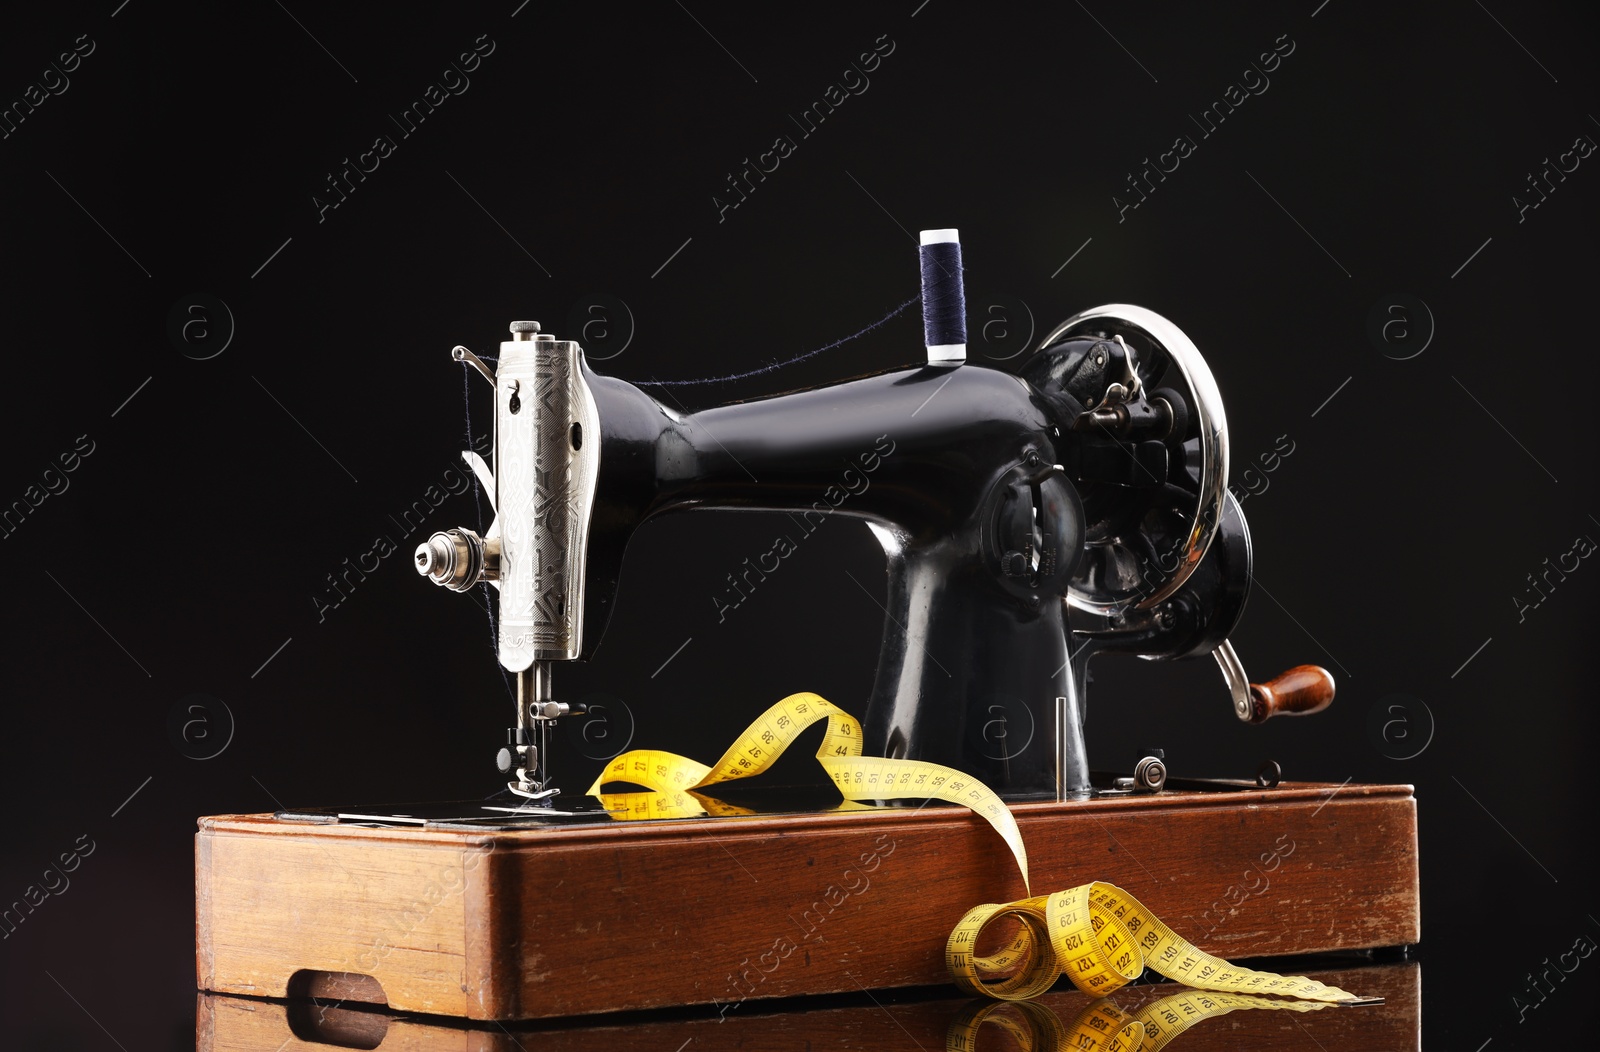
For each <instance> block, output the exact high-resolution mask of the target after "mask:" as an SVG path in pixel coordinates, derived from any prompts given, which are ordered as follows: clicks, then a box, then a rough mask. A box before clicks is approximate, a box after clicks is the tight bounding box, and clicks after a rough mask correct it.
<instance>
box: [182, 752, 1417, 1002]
mask: <svg viewBox="0 0 1600 1052" xmlns="http://www.w3.org/2000/svg"><path fill="white" fill-rule="evenodd" d="M1012 810H1013V812H1014V813H1015V815H1016V818H1017V823H1018V825H1019V826H1020V827H1021V829H1022V833H1023V836H1024V838H1025V839H1026V842H1027V847H1028V854H1029V861H1030V865H1031V869H1032V875H1033V886H1034V889H1035V890H1036V891H1038V892H1041V893H1042V892H1045V891H1053V890H1057V889H1059V888H1064V887H1070V886H1072V885H1075V884H1082V883H1086V882H1088V881H1091V880H1107V881H1111V882H1113V883H1115V884H1118V885H1120V886H1122V887H1123V888H1125V889H1127V890H1128V891H1129V892H1131V893H1132V894H1133V895H1134V896H1136V897H1137V898H1139V899H1140V900H1141V901H1142V902H1143V903H1144V904H1145V905H1146V906H1148V907H1149V908H1150V909H1151V910H1153V911H1154V912H1155V913H1156V914H1157V915H1158V916H1160V917H1161V918H1162V919H1163V920H1165V921H1166V922H1167V923H1168V924H1169V925H1170V926H1171V927H1172V928H1173V929H1174V930H1175V931H1177V932H1178V933H1179V934H1180V935H1183V936H1184V937H1185V938H1188V939H1189V940H1190V941H1191V942H1194V943H1196V944H1197V945H1199V946H1200V947H1201V948H1202V949H1205V950H1207V951H1209V952H1211V953H1214V954H1217V955H1219V956H1222V957H1226V958H1231V959H1238V958H1243V957H1258V956H1271V955H1283V954H1304V953H1317V952H1322V951H1328V950H1350V949H1366V948H1374V947H1385V946H1399V945H1409V944H1413V943H1415V942H1417V941H1418V939H1419V937H1420V914H1419V909H1418V896H1417V889H1418V884H1417V879H1418V869H1417V836H1416V801H1415V798H1414V797H1413V796H1412V792H1411V787H1410V786H1379V785H1348V784H1347V785H1344V786H1342V787H1341V786H1335V785H1319V784H1304V783H1299V784H1296V783H1285V784H1283V785H1280V786H1278V787H1276V788H1273V789H1259V788H1254V787H1248V788H1246V787H1243V786H1241V787H1239V788H1238V790H1237V791H1229V792H1220V791H1197V790H1196V791H1186V790H1171V789H1169V790H1168V791H1166V792H1163V793H1161V794H1159V795H1154V796H1124V797H1111V798H1100V799H1095V800H1086V801H1074V802H1068V803H1021V804H1016V805H1013V808H1012ZM195 846H196V859H195V907H196V924H195V932H196V963H197V970H198V976H199V985H200V988H201V989H202V990H207V991H212V992H216V993H225V994H244V995H254V996H260V997H290V996H317V997H331V998H335V999H341V1000H347V1001H354V1002H368V1003H379V1004H383V1003H386V1004H387V1005H388V1006H389V1007H390V1008H392V1009H396V1010H400V1011H409V1012H426V1013H431V1014H438V1015H448V1016H458V1017H464V1018H467V1019H475V1020H513V1019H538V1018H550V1017H557V1016H570V1015H584V1014H589V1013H597V1012H615V1011H625V1010H634V1009H649V1008H658V1007H663V1006H671V1005H702V1004H703V1005H712V1006H715V1007H716V1008H717V1010H718V1011H720V1012H722V1013H723V1014H727V1013H728V1012H731V1011H735V1010H736V1009H737V1008H738V1006H740V1005H741V1004H743V1003H744V1002H746V1001H749V1000H755V999H765V998H774V997H793V996H796V995H808V994H821V993H837V992H848V991H858V990H861V989H883V988H891V987H903V986H926V985H936V984H940V983H944V982H947V981H948V980H947V976H946V973H945V970H944V960H943V951H944V943H945V939H946V937H947V936H948V935H949V932H950V929H951V928H952V927H953V926H954V924H955V923H956V921H957V920H959V919H960V917H961V916H962V915H963V914H964V913H965V912H966V911H967V910H968V909H970V908H971V907H972V906H974V905H976V904H978V903H981V902H1004V901H1008V900H1010V899H1015V898H1020V897H1022V896H1023V894H1024V890H1023V887H1022V881H1021V878H1020V876H1019V875H1018V873H1017V871H1016V867H1015V865H1014V864H1013V863H1012V861H1011V859H1010V857H1009V855H1008V853H1007V851H1006V849H1005V847H1004V845H1003V843H1002V842H1001V841H1000V839H999V838H998V837H997V836H995V834H994V832H993V831H992V830H991V829H990V828H989V827H988V826H987V825H986V824H985V823H983V822H982V821H980V820H978V819H977V818H976V816H974V815H972V814H971V813H970V812H967V811H964V810H961V809H958V808H949V807H944V806H937V807H936V806H933V805H929V806H927V807H925V808H922V809H920V810H909V809H883V810H866V811H843V812H825V813H819V814H802V815H790V816H784V817H739V818H717V819H708V818H700V819H687V820H678V821H661V822H616V823H612V824H609V825H583V826H575V827H564V828H541V829H533V830H517V831H511V832H501V831H495V832H487V831H481V830H468V831H458V830H438V829H419V828H387V827H386V828H375V827H368V826H361V825H353V824H323V825H319V824H311V823H303V822H288V821H279V820H276V819H274V818H273V817H272V816H271V815H226V816H216V817H211V818H205V819H202V820H201V821H200V832H199V833H198V835H197V836H196V840H195ZM747 1010H748V1008H747Z"/></svg>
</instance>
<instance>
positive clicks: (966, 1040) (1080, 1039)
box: [945, 991, 1333, 1052]
mask: <svg viewBox="0 0 1600 1052" xmlns="http://www.w3.org/2000/svg"><path fill="white" fill-rule="evenodd" d="M1332 1007H1333V1005H1332V1004H1331V1003H1329V1002H1327V1001H1285V1000H1279V999H1277V998H1273V997H1252V996H1249V995H1245V994H1223V993H1207V992H1201V991H1187V992H1185V993H1181V994H1172V995H1171V996H1168V997H1163V998H1161V999H1160V1000H1159V1001H1154V1002H1152V1003H1151V1004H1149V1005H1148V1006H1146V1007H1145V1008H1143V1009H1140V1010H1138V1011H1136V1012H1125V1011H1123V1010H1122V1009H1121V1008H1118V1007H1117V1006H1116V1005H1114V1004H1112V1003H1111V1002H1110V1001H1105V1000H1096V1001H1093V1002H1091V1003H1090V1004H1089V1005H1088V1006H1087V1007H1086V1008H1084V1009H1083V1011H1081V1012H1079V1013H1078V1015H1077V1017H1076V1018H1074V1019H1073V1020H1072V1021H1071V1022H1070V1023H1063V1022H1062V1021H1061V1018H1060V1017H1059V1016H1057V1015H1056V1014H1055V1013H1054V1012H1052V1011H1051V1010H1050V1009H1048V1008H1046V1007H1045V1006H1044V1005H1043V1004H1040V1003H1039V1002H1036V1001H1022V1002H1019V1003H1014V1004H1008V1003H1004V1002H1002V1003H1000V1004H996V1003H995V1002H993V1001H989V1002H976V1003H974V1004H972V1005H971V1006H970V1007H968V1008H966V1009H963V1010H962V1011H961V1012H960V1013H959V1014H958V1015H957V1016H956V1017H955V1019H953V1020H951V1022H950V1028H949V1030H948V1031H947V1032H946V1034H945V1049H946V1052H977V1049H978V1031H979V1030H981V1029H982V1028H983V1026H984V1024H986V1023H987V1024H989V1025H991V1026H994V1027H997V1028H998V1029H1000V1030H1003V1031H1005V1032H1006V1033H1007V1034H1010V1035H1011V1039H1012V1041H1013V1042H1014V1043H1015V1044H1016V1046H1017V1048H1019V1049H1021V1050H1022V1052H1034V1050H1036V1049H1037V1050H1039V1052H1056V1050H1058V1049H1073V1050H1075V1052H1135V1050H1137V1052H1156V1050H1157V1049H1160V1048H1161V1047H1162V1046H1164V1045H1166V1044H1167V1043H1168V1042H1169V1041H1171V1040H1172V1039H1173V1038H1175V1037H1177V1036H1178V1035H1179V1034H1181V1033H1183V1032H1184V1031H1185V1030H1188V1029H1189V1028H1190V1027H1192V1026H1194V1025H1195V1024H1196V1023H1199V1022H1200V1021H1202V1020H1205V1019H1210V1018H1212V1017H1214V1016H1219V1015H1226V1014H1227V1013H1229V1012H1234V1011H1239V1010H1242V1009H1254V1008H1264V1009H1276V1010H1279V1011H1288V1012H1317V1011H1321V1010H1322V1009H1324V1008H1332ZM1007 1009H1012V1010H1014V1011H1016V1012H1017V1013H1018V1014H1017V1015H1016V1016H1013V1015H1011V1014H1009V1013H1008V1012H1007V1011H1006V1010H1007Z"/></svg>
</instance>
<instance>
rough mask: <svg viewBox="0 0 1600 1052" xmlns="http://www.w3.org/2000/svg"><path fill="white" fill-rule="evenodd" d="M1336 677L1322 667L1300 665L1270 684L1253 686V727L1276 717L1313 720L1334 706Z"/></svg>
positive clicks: (1251, 694) (1251, 697)
mask: <svg viewBox="0 0 1600 1052" xmlns="http://www.w3.org/2000/svg"><path fill="white" fill-rule="evenodd" d="M1333 691H1334V685H1333V674H1332V673H1331V672H1329V671H1328V670H1327V669H1325V668H1322V667H1321V666H1319V665H1296V666H1295V667H1294V668H1292V669H1290V670H1289V671H1287V672H1285V673H1282V674H1281V675H1279V676H1277V677H1275V678H1273V679H1271V680H1268V681H1267V682H1266V683H1252V684H1250V702H1251V715H1250V722H1251V723H1262V722H1264V721H1266V720H1267V719H1268V718H1270V717H1272V716H1309V715H1310V714H1311V713H1313V712H1321V711H1322V710H1323V709H1325V708H1327V707H1328V706H1329V705H1332V704H1333Z"/></svg>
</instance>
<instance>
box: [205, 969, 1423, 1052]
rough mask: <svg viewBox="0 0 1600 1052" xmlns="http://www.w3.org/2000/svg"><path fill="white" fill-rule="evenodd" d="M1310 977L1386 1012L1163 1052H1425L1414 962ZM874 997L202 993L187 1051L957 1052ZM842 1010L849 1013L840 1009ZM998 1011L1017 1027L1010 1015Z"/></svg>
mask: <svg viewBox="0 0 1600 1052" xmlns="http://www.w3.org/2000/svg"><path fill="white" fill-rule="evenodd" d="M1310 975H1311V978H1313V979H1320V980H1322V981H1323V982H1325V983H1328V984H1330V985H1332V986H1337V987H1339V988H1340V989H1343V990H1350V991H1353V992H1360V993H1362V994H1365V995H1366V996H1368V997H1382V998H1383V999H1384V1003H1383V1004H1382V1005H1372V1006H1367V1007H1362V1008H1324V1009H1322V1010H1321V1011H1317V1012H1306V1013H1300V1012H1263V1011H1236V1012H1232V1013H1229V1014H1228V1015H1226V1016H1224V1017H1222V1018H1220V1019H1210V1020H1206V1021H1204V1022H1201V1023H1199V1024H1198V1025H1196V1026H1195V1027H1194V1028H1193V1029H1191V1030H1187V1031H1185V1032H1184V1033H1183V1035H1182V1036H1181V1037H1179V1038H1178V1039H1177V1040H1176V1041H1174V1042H1173V1043H1172V1045H1171V1046H1170V1047H1172V1048H1173V1049H1174V1050H1178V1049H1181V1050H1182V1052H1235V1050H1237V1049H1241V1048H1248V1049H1254V1050H1263V1049H1283V1050H1285V1052H1290V1050H1293V1052H1306V1050H1307V1049H1315V1048H1318V1047H1320V1048H1324V1049H1368V1048H1382V1049H1396V1050H1398V1049H1417V1048H1421V1047H1422V1036H1421V1035H1422V1031H1421V1023H1422V1002H1421V980H1422V975H1421V966H1419V965H1417V964H1416V963H1414V962H1408V963H1402V964H1378V965H1366V966H1363V967H1359V968H1341V969H1338V970H1335V971H1326V972H1323V971H1314V972H1311V973H1310ZM1183 990H1184V988H1183V987H1181V986H1176V985H1173V984H1171V983H1164V984H1161V985H1159V986H1140V987H1136V988H1133V989H1130V990H1123V991H1119V992H1118V993H1116V994H1114V995H1113V997H1112V1000H1113V1001H1114V1002H1115V1003H1116V1005H1117V1006H1118V1007H1119V1008H1121V1009H1123V1011H1126V1012H1129V1013H1130V1014H1135V1013H1138V1012H1139V1011H1141V1010H1142V1009H1144V1008H1145V1007H1146V1006H1147V1005H1149V1004H1150V1003H1151V1002H1152V1001H1155V1000H1157V999H1159V998H1162V997H1166V996H1168V995H1171V994H1175V993H1182V992H1183ZM874 996H875V997H877V999H878V1002H879V1003H876V1004H875V1003H873V1002H872V1001H869V1000H867V999H866V998H864V997H861V996H860V995H859V994H858V995H857V996H856V997H854V998H844V999H840V998H830V999H828V1000H826V1001H824V1002H823V1003H821V1004H816V1003H814V1002H807V1003H805V1004H804V1005H803V1006H802V1008H803V1010H801V1009H799V1008H792V1009H791V1010H790V1011H787V1012H781V1013H777V1014H771V1013H770V1012H769V1011H768V1010H766V1009H764V1008H761V1007H757V1006H752V1005H746V1006H745V1007H744V1008H742V1009H740V1010H739V1011H736V1012H729V1013H727V1015H726V1016H725V1018H724V1019H723V1021H722V1022H723V1025H713V1024H716V1023H717V1021H718V1017H717V1015H716V1013H715V1012H711V1013H709V1014H708V1013H705V1012H699V1013H692V1014H684V1013H653V1015H654V1018H644V1019H639V1018H634V1019H631V1020H630V1021H628V1022H626V1023H621V1024H619V1023H618V1022H617V1021H616V1020H613V1019H607V1020H604V1021H597V1022H594V1023H592V1024H590V1025H583V1024H579V1025H577V1026H568V1025H561V1026H559V1027H558V1028H555V1029H550V1028H548V1025H547V1024H537V1023H535V1024H528V1023H521V1024H517V1023H513V1024H512V1025H511V1027H510V1029H509V1030H508V1029H502V1028H501V1027H498V1026H494V1025H492V1024H482V1023H480V1024H475V1025H474V1024H466V1025H463V1024H461V1023H456V1022H453V1021H451V1020H441V1019H416V1018H406V1017H404V1016H395V1015H391V1014H389V1013H387V1012H375V1011H370V1010H362V1009H357V1008H350V1007H348V1006H329V1005H325V1004H317V1003H313V1002H310V1001H301V1002H291V1003H288V1004H285V1003H282V1002H271V1001H255V1000H247V999H244V998H237V997H228V996H226V995H221V994H201V995H200V997H199V999H198V1002H197V1004H196V1014H195V1042H194V1047H195V1052H300V1050H302V1049H326V1048H328V1047H330V1046H337V1047H340V1048H377V1049H382V1050H384V1052H389V1050H396V1052H398V1050H402V1049H403V1050H405V1052H461V1050H463V1049H472V1050H474V1052H531V1050H532V1049H539V1050H540V1052H619V1050H620V1049H634V1048H640V1049H661V1050H663V1052H671V1050H673V1049H682V1048H685V1047H686V1046H687V1047H688V1048H690V1049H694V1050H696V1052H718V1050H719V1049H726V1050H728V1052H733V1050H735V1049H739V1050H748V1049H752V1048H760V1049H765V1050H768V1052H787V1050H790V1049H792V1050H794V1052H800V1050H802V1049H804V1050H807V1052H817V1050H821V1049H852V1050H855V1049H863V1048H871V1049H914V1048H920V1049H923V1050H924V1052H934V1050H935V1049H944V1048H949V1047H958V1046H954V1045H952V1044H950V1043H949V1042H948V1038H949V1035H950V1031H951V1024H952V1022H954V1021H955V1020H956V1018H957V1017H958V1016H959V1015H960V1014H961V1013H962V1011H963V1010H964V1009H966V1008H968V1006H970V1005H971V1004H972V1003H973V1002H971V1001H968V1000H961V999H955V998H944V999H940V1000H924V999H921V998H916V999H912V1000H909V1001H906V1000H902V999H899V998H897V997H896V996H895V995H893V994H877V995H874ZM841 1000H844V1001H846V1002H848V1003H844V1004H841V1003H839V1002H840V1001H841ZM1038 1003H1039V1004H1041V1005H1043V1006H1045V1007H1046V1008H1048V1009H1049V1010H1050V1011H1051V1012H1052V1013H1054V1014H1055V1016H1056V1017H1057V1018H1058V1019H1060V1020H1061V1021H1062V1022H1063V1023H1069V1024H1070V1023H1071V1022H1072V1021H1073V1020H1074V1019H1076V1018H1077V1016H1078V1013H1080V1012H1082V1011H1083V1010H1084V1008H1086V1007H1087V1006H1088V1005H1089V1003H1090V1001H1089V998H1088V997H1086V996H1084V995H1083V994H1080V993H1078V992H1077V991H1076V990H1068V991H1063V992H1059V993H1050V994H1046V995H1045V996H1044V997H1041V998H1039V1001H1038ZM1000 1011H1002V1012H1005V1013H1006V1014H1008V1015H1010V1016H1011V1017H1012V1018H1013V1019H1015V1018H1016V1010H1015V1009H1009V1010H1007V1009H1001V1010H1000ZM468 1027H470V1029H469V1028H468ZM992 1029H993V1024H989V1025H988V1026H986V1027H985V1031H986V1032H985V1033H984V1034H983V1037H982V1039H980V1041H979V1042H978V1047H979V1048H999V1047H1006V1048H1010V1047H1013V1046H1012V1045H1011V1044H1010V1043H1009V1042H1006V1041H1004V1040H996V1039H997V1038H998V1037H999V1035H997V1034H994V1033H992V1032H987V1031H990V1030H992ZM1035 1047H1039V1048H1043V1047H1044V1046H1042V1045H1036V1046H1035Z"/></svg>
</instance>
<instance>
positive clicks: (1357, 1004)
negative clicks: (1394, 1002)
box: [1335, 997, 1385, 1008]
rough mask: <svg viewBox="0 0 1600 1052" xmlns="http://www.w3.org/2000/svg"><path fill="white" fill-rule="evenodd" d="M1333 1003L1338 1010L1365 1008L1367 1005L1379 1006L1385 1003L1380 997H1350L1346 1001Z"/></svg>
mask: <svg viewBox="0 0 1600 1052" xmlns="http://www.w3.org/2000/svg"><path fill="white" fill-rule="evenodd" d="M1335 1003H1336V1004H1337V1005H1338V1006H1339V1007H1340V1008H1365V1007H1367V1006H1368V1005H1381V1004H1384V1003H1385V1002H1384V1000H1383V998H1381V997H1352V998H1351V999H1350V1000H1348V1001H1337V1002H1335Z"/></svg>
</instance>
